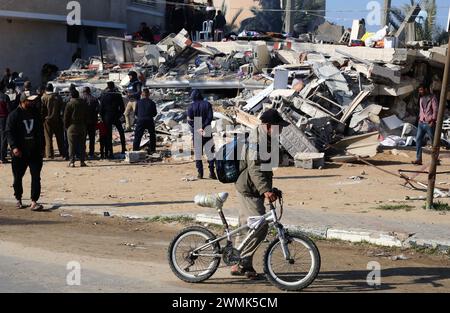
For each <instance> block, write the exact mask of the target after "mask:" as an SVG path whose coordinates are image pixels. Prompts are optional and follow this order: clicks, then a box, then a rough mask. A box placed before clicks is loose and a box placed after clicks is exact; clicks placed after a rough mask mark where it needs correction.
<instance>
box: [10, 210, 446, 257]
mask: <svg viewBox="0 0 450 313" xmlns="http://www.w3.org/2000/svg"><path fill="white" fill-rule="evenodd" d="M3 202H10V201H3ZM71 210H74V211H78V212H79V211H80V210H77V209H74V208H71V209H69V210H68V211H71ZM86 213H89V214H96V215H103V213H101V212H96V211H87V212H86ZM111 213H112V212H111ZM111 216H118V217H123V218H128V219H151V218H156V217H166V218H183V217H184V218H191V219H193V220H195V221H196V222H198V223H205V224H213V225H222V221H221V219H220V217H218V216H216V215H209V214H159V215H148V216H144V215H131V214H121V213H116V212H114V213H112V214H111ZM227 220H228V223H229V225H230V226H232V227H237V226H238V225H239V219H238V218H237V217H227ZM285 227H286V228H288V229H291V230H294V231H299V232H303V233H305V234H307V235H310V236H313V237H317V238H321V239H325V240H342V241H347V242H352V243H362V242H367V243H370V244H374V245H378V246H383V247H396V248H423V249H433V250H437V251H440V252H444V253H446V254H450V240H439V239H428V238H418V237H416V236H414V235H413V236H411V235H410V234H405V233H397V232H382V231H376V230H367V229H338V228H332V227H325V226H324V227H317V226H299V225H287V224H286V225H285Z"/></svg>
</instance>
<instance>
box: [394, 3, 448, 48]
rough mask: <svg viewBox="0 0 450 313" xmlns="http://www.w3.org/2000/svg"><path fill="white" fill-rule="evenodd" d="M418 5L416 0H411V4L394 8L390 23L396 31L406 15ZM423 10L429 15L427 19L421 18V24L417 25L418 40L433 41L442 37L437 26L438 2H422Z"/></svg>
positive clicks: (440, 30) (417, 23)
mask: <svg viewBox="0 0 450 313" xmlns="http://www.w3.org/2000/svg"><path fill="white" fill-rule="evenodd" d="M415 5H416V2H415V1H414V0H410V4H405V5H403V6H402V7H400V8H398V7H394V8H392V9H391V12H390V15H389V21H390V23H391V24H392V26H393V27H394V28H395V29H398V28H399V27H400V25H401V23H402V22H403V21H404V20H405V18H406V14H407V13H408V12H409V11H410V10H411V8H412V7H413V6H415ZM421 7H422V9H423V10H424V11H425V12H426V13H427V16H426V17H423V16H420V17H419V18H418V20H419V22H417V21H416V22H415V23H416V38H417V40H429V41H433V40H436V41H438V40H437V39H439V38H440V36H442V29H441V28H440V27H439V26H438V25H437V24H436V14H437V5H436V0H423V1H422V2H421Z"/></svg>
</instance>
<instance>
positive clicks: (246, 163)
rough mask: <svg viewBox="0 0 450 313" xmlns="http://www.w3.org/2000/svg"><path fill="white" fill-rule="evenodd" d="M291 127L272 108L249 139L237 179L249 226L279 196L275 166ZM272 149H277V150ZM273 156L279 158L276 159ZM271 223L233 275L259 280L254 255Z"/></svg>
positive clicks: (245, 252)
mask: <svg viewBox="0 0 450 313" xmlns="http://www.w3.org/2000/svg"><path fill="white" fill-rule="evenodd" d="M287 126H289V123H288V122H286V121H284V120H283V118H282V117H281V115H280V114H279V113H278V111H276V110H273V109H272V110H268V111H266V112H265V113H263V115H262V116H261V124H260V125H259V126H258V127H257V128H256V129H254V130H253V131H252V132H251V133H250V135H249V138H248V145H247V148H246V149H244V155H243V156H242V158H241V161H240V168H241V170H242V171H241V174H240V176H239V178H238V180H237V182H236V190H237V197H238V200H239V202H240V209H239V224H240V225H241V226H242V225H246V224H247V220H248V218H249V217H251V216H262V215H264V214H265V213H266V208H265V205H264V202H265V201H266V200H267V201H269V202H275V201H276V200H277V195H276V194H275V193H273V192H272V190H273V167H276V166H278V164H273V163H275V162H276V160H275V159H277V158H278V156H279V151H278V148H279V140H278V136H279V134H280V133H281V131H282V129H283V127H287ZM272 148H275V150H273V149H272ZM272 156H274V157H275V159H274V158H272ZM268 229H269V228H268V226H265V227H262V228H261V229H259V231H258V232H257V233H256V234H255V235H254V237H253V239H252V240H251V241H250V242H249V243H248V244H247V245H246V246H245V247H244V249H243V250H242V253H241V258H242V260H241V262H240V264H238V265H236V266H234V267H233V268H232V270H231V274H232V275H233V276H246V277H247V278H249V279H256V278H257V273H256V271H255V269H254V268H253V255H254V254H255V252H256V250H257V249H258V247H259V245H260V244H261V242H262V241H263V240H264V239H265V238H266V236H267V232H268Z"/></svg>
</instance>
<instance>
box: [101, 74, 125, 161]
mask: <svg viewBox="0 0 450 313" xmlns="http://www.w3.org/2000/svg"><path fill="white" fill-rule="evenodd" d="M124 111H125V104H124V102H123V98H122V95H121V94H120V92H119V90H118V89H117V88H116V86H115V85H114V82H108V88H106V90H105V91H104V92H103V95H102V97H101V100H100V116H101V118H102V121H103V122H104V123H105V125H106V128H107V138H106V147H105V148H106V158H108V159H113V158H114V151H113V143H112V129H113V126H115V127H116V128H117V131H118V132H119V135H120V142H121V144H122V154H124V153H125V152H126V151H127V148H126V142H125V131H124V129H123V126H122V122H121V121H120V119H121V117H122V116H123V113H124Z"/></svg>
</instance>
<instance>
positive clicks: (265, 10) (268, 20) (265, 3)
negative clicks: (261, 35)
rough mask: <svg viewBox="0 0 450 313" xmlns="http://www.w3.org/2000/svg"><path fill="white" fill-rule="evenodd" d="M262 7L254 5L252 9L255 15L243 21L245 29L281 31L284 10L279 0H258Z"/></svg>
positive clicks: (242, 24)
mask: <svg viewBox="0 0 450 313" xmlns="http://www.w3.org/2000/svg"><path fill="white" fill-rule="evenodd" d="M258 3H259V5H260V8H257V7H252V8H251V9H250V11H251V12H252V13H253V14H254V15H255V16H254V17H251V18H248V19H245V20H243V21H242V23H241V29H240V31H243V30H255V31H260V32H281V30H282V28H283V19H282V16H283V12H282V11H281V6H280V1H279V0H258Z"/></svg>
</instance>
